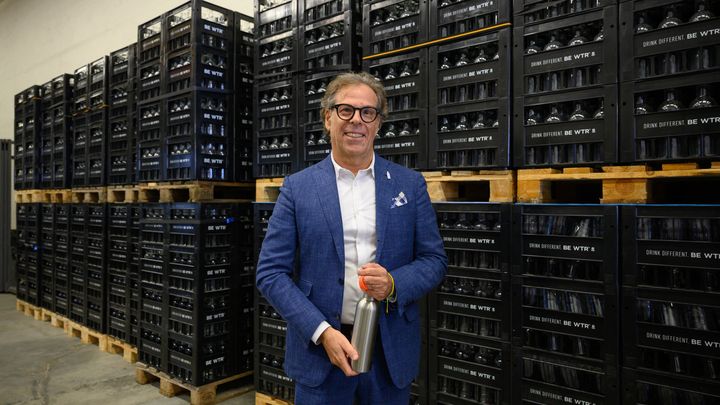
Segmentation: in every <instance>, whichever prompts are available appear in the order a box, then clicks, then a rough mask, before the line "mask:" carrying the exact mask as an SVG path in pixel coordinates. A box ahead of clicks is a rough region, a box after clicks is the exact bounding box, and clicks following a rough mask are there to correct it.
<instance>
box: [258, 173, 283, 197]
mask: <svg viewBox="0 0 720 405" xmlns="http://www.w3.org/2000/svg"><path fill="white" fill-rule="evenodd" d="M283 180H284V178H283V177H276V178H273V179H257V180H255V201H257V202H275V201H277V199H278V196H279V195H280V187H281V186H282V184H283Z"/></svg>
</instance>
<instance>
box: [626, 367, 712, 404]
mask: <svg viewBox="0 0 720 405" xmlns="http://www.w3.org/2000/svg"><path fill="white" fill-rule="evenodd" d="M622 381H623V388H624V392H623V402H622V403H623V404H664V403H677V404H718V403H720V390H719V389H718V385H717V383H716V382H710V383H701V382H699V381H697V380H695V379H682V378H678V377H675V376H667V375H664V374H661V373H652V372H643V371H640V370H633V369H628V368H625V369H623V370H622Z"/></svg>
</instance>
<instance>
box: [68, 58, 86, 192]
mask: <svg viewBox="0 0 720 405" xmlns="http://www.w3.org/2000/svg"><path fill="white" fill-rule="evenodd" d="M88 74H89V65H83V66H80V67H79V68H77V69H75V72H74V79H75V90H74V92H73V109H72V170H71V173H70V185H71V186H72V187H84V186H87V184H88V172H89V171H88V166H87V157H88V154H87V153H88V138H89V134H90V131H89V128H88V116H89V113H90V104H89V101H88V88H89V77H88ZM66 175H67V173H66Z"/></svg>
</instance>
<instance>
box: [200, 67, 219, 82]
mask: <svg viewBox="0 0 720 405" xmlns="http://www.w3.org/2000/svg"><path fill="white" fill-rule="evenodd" d="M202 72H203V74H204V75H207V76H212V77H218V78H221V79H222V78H224V77H225V72H223V71H222V70H215V69H208V68H203V71H202Z"/></svg>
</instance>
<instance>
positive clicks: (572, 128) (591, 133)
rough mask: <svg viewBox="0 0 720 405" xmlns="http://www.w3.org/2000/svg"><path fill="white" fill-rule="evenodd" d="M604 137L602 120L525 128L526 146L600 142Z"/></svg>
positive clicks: (603, 122)
mask: <svg viewBox="0 0 720 405" xmlns="http://www.w3.org/2000/svg"><path fill="white" fill-rule="evenodd" d="M604 136H605V121H604V120H602V119H597V120H596V119H593V120H582V121H574V122H559V123H554V124H540V125H532V126H526V127H525V140H526V142H525V143H526V145H527V146H537V145H549V144H560V143H579V142H590V141H602V140H603V138H604Z"/></svg>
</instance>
